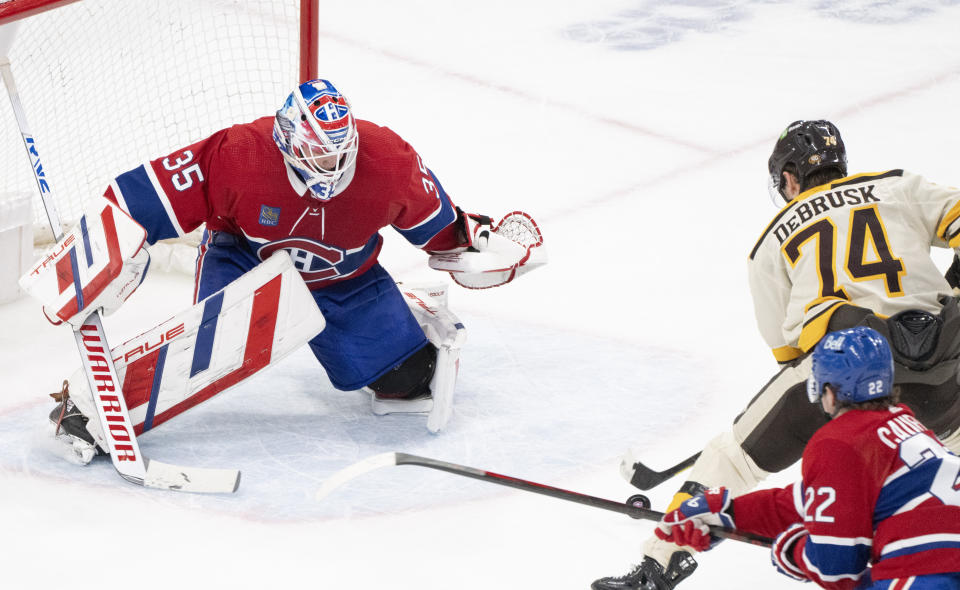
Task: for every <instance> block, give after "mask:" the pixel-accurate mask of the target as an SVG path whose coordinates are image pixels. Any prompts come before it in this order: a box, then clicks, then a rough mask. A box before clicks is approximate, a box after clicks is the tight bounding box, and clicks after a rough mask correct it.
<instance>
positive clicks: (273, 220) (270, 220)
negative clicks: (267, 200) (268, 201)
mask: <svg viewBox="0 0 960 590" xmlns="http://www.w3.org/2000/svg"><path fill="white" fill-rule="evenodd" d="M278 223H280V207H270V206H268V205H261V206H260V225H277V224H278Z"/></svg>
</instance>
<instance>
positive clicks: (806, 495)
mask: <svg viewBox="0 0 960 590" xmlns="http://www.w3.org/2000/svg"><path fill="white" fill-rule="evenodd" d="M802 473H803V480H802V482H800V483H796V484H792V485H790V486H787V487H786V488H782V489H772V490H759V491H756V492H753V493H750V494H746V495H744V496H740V497H738V498H736V499H735V500H734V501H733V506H734V514H735V518H736V525H737V528H738V529H742V530H746V531H750V532H754V533H758V534H762V535H766V536H770V537H775V536H776V535H777V534H779V533H780V532H782V531H783V530H784V529H786V528H787V527H788V526H790V525H791V524H794V523H797V522H803V523H804V527H805V528H806V530H807V532H808V535H807V536H806V537H804V538H802V539H801V540H800V541H799V542H798V543H797V544H796V546H795V547H794V551H793V557H794V560H795V562H796V564H797V565H798V566H799V567H800V569H802V570H803V571H804V573H805V574H806V575H807V576H808V577H809V578H810V579H811V580H813V581H815V582H817V583H818V584H819V585H820V586H823V587H824V588H837V589H843V590H847V589H850V588H853V587H854V586H856V583H857V580H858V579H859V578H860V577H861V576H862V575H863V574H864V573H865V572H866V570H867V568H868V566H869V565H870V564H872V571H871V576H872V578H873V579H874V580H888V579H893V578H906V577H909V576H914V575H923V574H935V573H946V572H960V457H957V456H956V455H953V454H952V453H950V452H949V451H948V450H947V449H946V448H945V447H944V446H943V445H942V444H940V442H939V441H938V440H937V438H936V437H935V436H934V434H933V433H932V432H931V431H930V430H928V429H927V428H926V427H924V426H923V425H922V424H921V423H920V422H919V421H918V420H917V419H916V418H915V417H914V416H913V413H912V412H911V411H910V410H909V409H908V408H907V407H906V406H904V405H899V406H896V407H894V408H891V409H889V410H877V411H868V410H851V411H848V412H845V413H843V414H841V415H840V416H838V417H837V418H835V419H833V420H831V421H830V422H829V423H827V424H826V425H825V426H823V427H822V428H821V429H820V430H818V431H817V432H816V433H815V434H814V435H813V437H812V438H811V439H810V442H809V443H808V444H807V447H806V449H805V450H804V453H803V463H802Z"/></svg>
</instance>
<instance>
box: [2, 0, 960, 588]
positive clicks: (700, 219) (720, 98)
mask: <svg viewBox="0 0 960 590" xmlns="http://www.w3.org/2000/svg"><path fill="white" fill-rule="evenodd" d="M957 4H958V3H957V2H948V1H928V2H921V1H915V2H897V3H890V2H880V1H866V0H864V1H859V2H831V3H827V2H820V1H813V0H810V1H806V2H796V3H790V2H777V1H760V0H757V1H752V2H751V1H742V2H736V1H719V0H718V1H707V0H704V1H693V0H688V1H684V2H655V1H640V0H634V1H614V0H597V1H594V2H589V3H588V2H568V1H559V2H558V1H554V2H548V1H546V0H536V1H534V0H531V1H528V2H505V1H502V0H491V1H489V2H483V3H460V2H440V1H439V0H421V1H416V2H414V1H409V0H402V1H396V2H375V1H372V0H357V1H354V2H349V3H338V4H336V5H332V4H331V5H329V6H326V7H325V10H326V9H329V10H330V13H329V16H330V18H329V19H328V20H326V23H328V24H324V25H322V26H321V28H322V30H321V39H322V47H321V54H320V55H321V61H322V66H323V67H322V71H323V74H324V76H326V77H329V78H331V79H333V80H335V81H336V82H337V84H338V86H340V87H341V89H342V90H344V92H346V93H347V94H348V95H349V96H350V99H351V101H352V103H353V104H354V106H355V108H356V109H357V111H358V113H359V114H360V115H361V116H362V117H364V118H368V119H371V120H373V121H376V122H378V123H381V124H386V125H389V126H390V127H392V128H393V129H394V130H396V131H397V132H399V133H400V134H401V135H403V136H404V137H405V138H406V139H407V140H408V141H410V143H411V144H412V145H414V146H415V147H416V148H417V149H418V150H419V151H420V153H421V154H422V155H423V157H424V159H425V161H426V162H427V163H428V165H429V166H430V167H431V168H432V169H433V170H434V171H435V172H436V173H437V175H438V177H439V178H440V180H441V181H442V182H443V184H444V187H445V188H446V189H447V190H448V192H449V193H450V194H451V195H452V196H453V197H454V199H455V200H456V202H457V203H458V204H460V205H461V206H463V207H464V208H466V209H468V210H471V211H479V212H483V213H487V214H491V215H499V214H502V213H506V212H508V211H511V210H513V209H518V208H520V209H524V210H526V211H528V212H530V213H531V214H533V216H534V217H535V218H536V219H537V220H538V222H539V223H540V226H541V228H542V230H543V233H544V236H545V239H546V244H547V247H548V248H549V249H550V255H551V262H550V264H549V265H548V266H546V267H544V268H543V269H541V270H537V271H536V272H535V273H532V274H530V275H529V276H525V277H523V278H522V279H521V280H519V281H517V282H516V283H514V284H511V285H508V286H506V287H503V288H500V289H495V290H490V291H483V292H472V291H466V290H463V289H459V288H457V287H455V286H454V287H451V289H452V290H451V295H450V301H451V306H452V308H453V309H454V311H455V312H456V313H457V314H458V315H459V316H460V317H461V319H463V320H464V322H465V323H466V324H467V327H468V332H469V335H468V341H467V344H466V347H465V349H464V352H463V362H462V371H461V378H460V382H459V387H458V397H457V405H456V408H455V412H454V416H453V420H452V422H451V424H450V428H449V430H448V431H446V432H444V433H442V434H440V435H438V436H434V435H430V434H429V433H428V432H427V431H426V429H425V426H424V420H423V419H422V418H413V417H400V416H388V417H379V418H378V417H376V416H373V415H372V414H371V413H370V411H369V400H367V399H366V398H365V397H364V396H363V395H361V394H359V393H342V392H336V391H334V390H333V389H332V387H331V386H330V385H329V383H328V382H327V381H326V379H325V378H324V376H323V374H322V371H320V370H319V368H318V367H317V366H316V365H315V364H314V362H313V359H312V357H311V355H310V354H309V352H308V351H306V350H303V351H300V352H298V353H296V354H294V355H292V356H291V357H290V358H288V359H286V360H285V361H284V362H283V363H282V364H281V365H280V366H277V367H274V368H272V369H271V370H270V371H269V372H266V373H264V374H262V375H259V376H257V377H256V378H254V379H252V380H250V381H249V382H247V383H244V384H243V385H241V386H240V387H238V388H237V389H235V390H232V391H230V392H227V393H225V394H223V395H221V396H219V397H218V398H215V399H214V400H211V401H210V402H209V403H207V404H204V405H202V406H200V407H198V408H196V409H195V410H193V411H191V412H189V413H188V414H186V415H184V416H183V417H182V418H181V419H178V420H176V421H173V422H171V423H168V424H165V425H163V426H161V427H159V428H157V429H156V430H155V431H153V432H151V433H149V434H148V435H146V436H144V437H143V438H142V439H141V441H142V443H141V444H142V447H143V450H144V452H145V453H146V454H148V455H150V456H154V457H156V458H157V459H159V460H162V461H167V462H175V463H176V462H179V463H184V464H191V465H198V466H206V467H232V468H239V469H241V470H242V471H243V480H242V482H241V487H240V490H239V492H238V493H237V494H235V495H233V496H229V497H227V496H224V497H205V496H198V495H187V494H175V493H170V492H162V491H154V490H144V489H140V488H137V487H135V486H131V485H129V484H125V483H124V482H122V481H121V480H120V479H119V478H118V477H117V476H116V475H115V474H114V473H113V470H112V468H111V467H110V465H109V464H108V463H106V462H104V461H98V462H96V463H95V464H92V465H90V466H87V467H77V466H74V465H70V464H68V463H65V462H63V461H62V460H60V459H58V458H56V457H54V456H52V455H51V454H50V452H49V450H48V449H47V448H46V447H45V445H44V444H43V442H42V440H43V431H44V429H46V428H47V425H46V414H47V413H48V412H49V410H50V408H51V407H52V405H51V403H50V401H49V398H46V397H45V394H46V393H48V392H51V391H54V390H56V389H58V388H59V382H60V380H61V379H62V378H63V377H65V376H66V375H67V374H69V373H70V372H72V371H73V369H74V367H75V366H76V351H75V350H74V348H73V346H74V345H73V343H72V339H71V338H70V337H69V335H67V334H66V333H65V332H64V331H63V329H60V328H55V327H52V326H49V325H48V324H46V322H45V321H44V320H43V319H42V317H41V315H40V312H39V309H38V308H37V306H36V305H34V304H33V302H31V301H29V300H26V299H21V300H18V301H16V302H13V303H10V304H7V305H3V306H0V320H2V325H3V326H4V330H2V332H0V350H2V351H3V354H2V355H0V374H2V375H3V382H2V383H3V388H2V389H3V396H2V398H0V586H2V587H3V588H56V587H61V586H66V585H69V586H70V587H77V588H94V587H97V588H103V587H105V586H106V587H119V586H120V585H121V584H122V585H130V586H137V587H140V588H166V587H171V586H177V587H183V588H220V587H234V588H266V587H270V588H274V587H288V586H293V587H298V588H299V587H311V588H314V587H315V588H336V587H349V588H396V589H414V588H416V589H418V590H422V589H441V588H442V589H447V588H459V589H464V590H465V589H478V590H479V589H484V590H487V589H490V588H518V589H519V588H524V589H526V588H562V589H567V588H570V589H575V588H587V587H588V586H589V583H590V581H591V580H593V579H594V578H596V577H599V576H602V575H610V574H619V573H623V572H625V571H626V569H627V568H628V566H629V565H630V564H631V563H632V562H635V561H637V560H639V558H640V545H641V543H642V541H643V540H644V538H645V537H646V536H647V535H648V534H649V533H650V525H649V524H648V523H642V522H637V521H632V520H630V519H628V518H626V517H622V516H619V515H616V514H611V513H607V512H604V511H599V510H594V509H590V508H586V507H582V506H577V505H575V504H567V503H563V502H559V501H557V500H554V499H550V498H545V497H542V496H536V495H533V494H526V493H524V492H520V491H516V490H510V489H506V488H500V487H497V486H492V485H489V484H484V483H482V482H476V481H472V480H469V479H465V478H457V477H455V476H452V475H448V474H444V473H438V472H433V471H429V470H425V469H421V468H417V467H391V468H386V469H381V470H377V471H374V472H371V473H369V474H366V475H364V476H363V477H360V478H357V479H355V480H352V481H351V482H349V483H348V485H346V486H344V487H343V488H340V489H339V490H337V491H336V492H335V493H334V494H333V495H331V496H330V497H329V498H327V499H326V500H325V501H324V502H323V503H317V502H315V501H314V500H313V494H314V492H315V491H316V489H317V488H318V487H319V485H320V483H321V482H322V481H323V480H324V478H325V477H327V476H328V475H329V474H331V473H333V472H335V471H336V470H338V469H340V468H343V467H345V466H347V465H349V464H351V463H352V462H354V461H357V460H360V459H363V458H366V457H368V456H371V455H375V454H378V453H382V452H387V451H404V452H409V453H414V454H420V455H425V456H429V457H435V458H438V459H443V460H448V461H454V462H457V463H463V464H466V465H471V466H474V467H479V468H482V469H489V470H492V471H496V472H499V473H505V474H508V475H515V476H517V477H522V478H524V479H531V480H534V481H540V482H543V483H547V484H550V485H554V486H558V487H563V488H567V489H574V490H579V491H583V492H585V493H588V494H592V495H598V496H603V497H608V498H611V499H625V498H626V497H627V496H628V495H630V494H631V493H632V492H633V491H634V490H632V488H630V487H629V486H628V485H627V484H626V483H625V482H624V481H623V480H622V479H620V476H619V474H618V459H619V456H620V454H621V453H622V452H623V451H625V450H626V449H627V448H628V447H630V446H634V447H637V448H639V449H642V450H643V452H644V456H645V457H648V458H649V462H650V464H651V465H652V466H654V467H658V468H661V467H665V466H667V465H669V464H672V463H674V462H676V461H678V460H680V459H682V458H685V457H686V456H688V455H689V454H691V453H693V452H694V451H696V450H698V449H699V448H700V446H702V444H703V443H704V442H705V441H706V440H707V439H709V438H710V437H711V436H712V435H713V434H714V433H716V432H718V431H720V430H721V429H723V428H725V427H726V425H728V424H729V422H730V420H731V419H732V418H733V416H735V415H736V413H737V412H738V411H739V410H740V409H741V407H742V406H743V405H744V404H745V403H746V402H747V401H748V400H749V399H750V398H751V397H752V396H753V394H754V393H755V392H756V390H757V389H758V388H759V387H760V386H761V385H762V384H763V383H765V382H766V381H767V379H769V377H770V376H771V375H772V374H773V372H774V371H775V370H776V367H775V364H774V362H773V359H772V357H771V356H770V354H769V351H767V350H766V349H765V347H764V345H763V342H762V341H761V339H760V336H759V334H758V333H757V331H756V328H755V325H754V320H753V315H752V307H751V303H750V299H749V293H748V290H747V285H746V273H745V260H746V255H747V253H748V252H749V251H750V248H751V247H752V245H753V242H754V240H755V239H756V238H757V237H758V236H759V234H760V233H761V232H762V230H763V228H764V227H765V226H766V224H767V223H768V222H769V220H770V219H771V218H772V217H773V215H774V214H775V210H774V209H773V208H772V207H771V206H770V203H769V200H768V198H767V195H766V192H765V182H766V177H765V172H766V159H767V156H768V155H769V149H770V148H771V147H772V144H773V141H774V139H775V137H776V135H777V134H778V133H779V131H780V130H781V129H782V128H783V127H784V126H785V125H786V124H787V123H789V122H790V121H792V120H794V119H799V118H819V117H825V118H830V119H832V120H834V121H835V122H836V123H837V124H838V126H839V127H840V129H841V130H842V132H843V133H844V139H845V141H846V144H847V147H848V150H849V153H850V167H851V170H852V171H871V170H883V169H887V168H893V167H904V168H908V169H910V170H913V171H916V172H919V173H922V174H924V175H926V176H928V177H929V178H930V179H931V180H934V181H937V182H943V183H948V184H950V183H953V184H955V183H957V182H958V177H960V174H958V172H957V161H958V154H960V149H958V148H960V133H958V125H960V124H958V122H957V117H956V116H954V115H955V112H956V96H957V95H958V91H960V61H958V60H957V58H956V56H957V55H960V38H958V37H957V36H956V34H955V33H956V30H957V26H958V24H960V7H958V6H957ZM281 98H282V97H278V100H280V99H281ZM0 108H3V107H0ZM26 108H27V109H28V111H29V108H30V106H29V105H26ZM32 116H42V114H40V113H36V114H32ZM385 237H386V241H387V243H386V245H385V250H384V254H383V255H382V261H383V263H384V264H385V266H386V267H387V268H388V269H390V270H391V271H392V272H393V274H394V276H395V277H396V278H398V279H402V280H408V281H424V280H435V279H436V278H437V274H436V273H433V272H432V271H430V270H429V269H427V268H426V264H425V260H424V258H423V256H422V254H421V253H419V252H417V251H415V250H413V249H411V248H410V247H409V245H407V244H406V243H405V242H403V241H402V240H401V239H399V238H397V237H396V236H394V235H393V234H392V232H389V231H387V232H385ZM190 294H191V283H190V281H189V279H187V278H186V277H182V276H177V275H167V274H164V273H162V272H156V273H153V274H152V275H151V276H150V277H149V278H148V280H147V282H146V284H145V285H144V287H143V288H142V289H141V290H140V292H138V294H137V295H135V296H134V297H133V298H132V299H131V301H130V302H129V303H128V305H127V306H125V308H124V309H122V310H121V311H120V312H118V313H117V314H116V315H115V316H112V317H110V318H107V321H106V325H107V330H108V334H109V335H110V336H111V340H112V342H114V343H119V342H121V341H123V340H124V339H125V338H128V337H130V336H133V335H135V334H137V333H139V332H141V331H143V330H144V329H146V328H147V327H149V326H152V325H154V324H155V323H157V322H159V321H162V320H164V319H166V318H167V317H169V316H171V315H172V314H173V313H174V312H176V311H177V310H179V309H181V308H183V307H185V306H186V305H188V303H189V298H190ZM794 475H795V473H793V472H788V473H784V474H779V475H778V476H777V477H776V478H774V479H773V480H772V482H771V483H778V484H779V483H783V482H785V481H789V480H790V478H792V477H793V476H794ZM676 483H677V482H670V483H668V484H665V485H664V486H663V487H662V489H659V490H655V491H654V492H653V493H652V494H651V497H652V499H653V500H654V503H655V506H656V507H660V508H662V507H663V506H664V504H665V502H666V501H667V500H668V499H669V496H670V495H671V493H672V491H673V488H674V486H675V484H676ZM793 585H794V583H793V582H790V581H789V580H787V579H786V578H782V577H781V576H779V575H778V574H776V573H775V572H774V571H773V569H772V568H771V567H770V566H769V562H768V559H767V555H766V554H765V552H764V551H763V550H761V549H758V548H755V547H749V546H742V545H738V544H735V543H731V542H727V543H724V544H723V545H721V546H720V547H719V548H717V549H716V550H715V551H713V552H711V553H710V554H706V555H704V556H702V559H701V569H700V571H699V572H698V573H697V574H695V576H694V577H693V578H691V579H690V580H689V581H688V582H685V583H684V584H683V586H682V587H683V588H687V589H689V590H695V589H697V588H702V589H709V590H723V589H726V588H730V589H733V588H738V589H739V588H744V587H758V588H759V587H764V588H786V587H789V586H793Z"/></svg>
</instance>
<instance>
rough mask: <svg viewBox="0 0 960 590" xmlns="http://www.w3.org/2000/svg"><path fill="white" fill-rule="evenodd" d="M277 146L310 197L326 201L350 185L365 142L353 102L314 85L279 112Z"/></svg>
mask: <svg viewBox="0 0 960 590" xmlns="http://www.w3.org/2000/svg"><path fill="white" fill-rule="evenodd" d="M273 141H274V143H276V144H277V147H278V148H280V153H281V154H283V159H284V160H285V161H286V162H287V164H289V165H290V166H291V167H292V168H293V169H294V170H296V171H297V173H298V174H299V175H300V177H301V178H302V179H303V181H304V182H305V183H306V185H307V188H309V189H310V194H311V195H312V196H313V197H314V198H317V199H320V200H322V201H326V200H328V199H330V198H331V197H333V196H334V192H335V191H336V190H337V187H338V186H340V185H342V184H343V183H345V182H349V181H350V178H351V177H352V175H353V167H354V164H355V163H356V161H357V148H358V146H359V141H360V140H359V136H358V134H357V122H356V120H355V119H354V118H353V110H352V109H351V108H350V104H349V103H348V102H347V99H346V98H344V96H343V95H342V94H340V91H339V90H337V89H336V88H335V87H334V85H333V84H331V83H330V82H329V81H327V80H310V81H309V82H304V83H303V84H301V85H300V86H298V87H297V88H296V89H294V91H293V92H291V93H290V96H288V97H287V100H286V102H284V103H283V106H282V107H280V110H278V111H277V116H276V118H275V119H274V123H273Z"/></svg>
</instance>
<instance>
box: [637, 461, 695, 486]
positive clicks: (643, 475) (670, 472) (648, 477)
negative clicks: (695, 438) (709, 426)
mask: <svg viewBox="0 0 960 590" xmlns="http://www.w3.org/2000/svg"><path fill="white" fill-rule="evenodd" d="M699 457H700V453H697V454H695V455H693V456H692V457H687V458H686V459H684V460H683V461H681V462H680V463H677V464H676V465H674V466H673V467H670V468H669V469H664V470H663V471H654V470H653V469H650V468H649V467H647V466H646V465H644V464H643V463H640V462H639V461H638V462H636V463H634V464H633V465H632V469H633V475H631V476H630V484H631V485H632V486H634V487H636V488H639V489H641V490H644V491H646V490H652V489H653V488H655V487H657V486H658V485H660V484H662V483H663V482H665V481H667V480H668V479H670V478H672V477H673V476H674V475H676V474H678V473H680V472H681V471H684V470H685V469H689V468H690V467H692V466H693V464H694V463H695V462H696V461H697V459H698V458H699ZM625 467H626V466H625Z"/></svg>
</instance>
